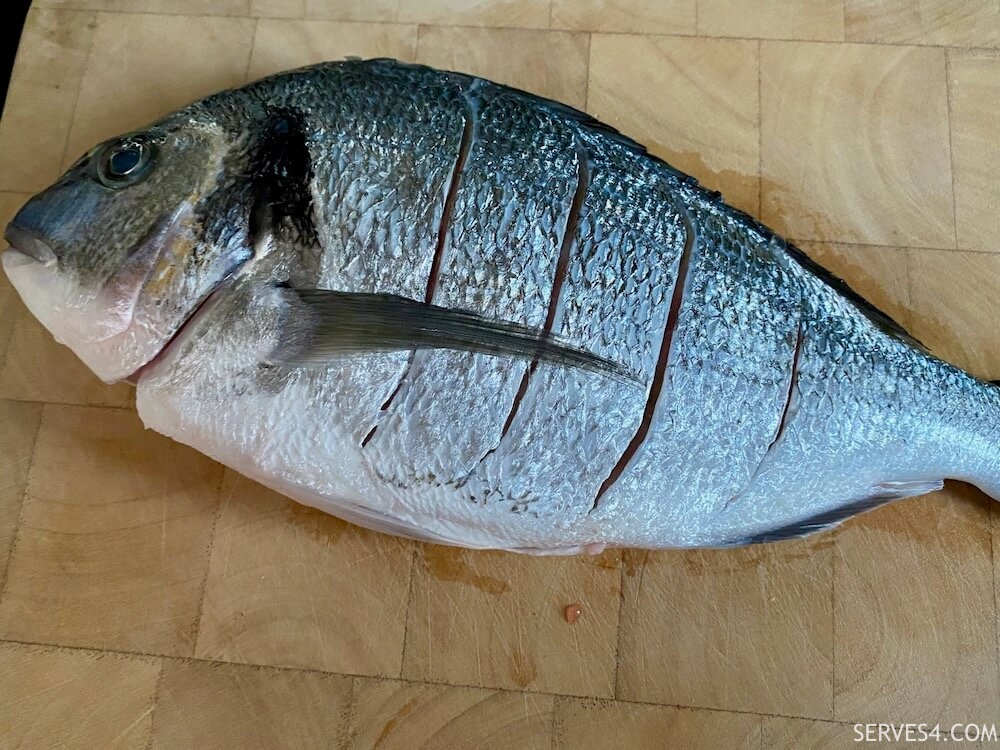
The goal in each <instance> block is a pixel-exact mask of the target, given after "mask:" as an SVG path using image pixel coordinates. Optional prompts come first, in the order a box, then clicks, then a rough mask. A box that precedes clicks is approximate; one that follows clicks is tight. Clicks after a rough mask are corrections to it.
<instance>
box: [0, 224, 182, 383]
mask: <svg viewBox="0 0 1000 750" xmlns="http://www.w3.org/2000/svg"><path fill="white" fill-rule="evenodd" d="M189 213H190V206H186V205H185V206H181V207H180V208H179V209H178V210H177V211H175V212H174V213H173V214H171V215H168V216H166V217H164V219H163V220H162V221H161V222H160V223H159V224H158V226H157V227H156V228H155V229H154V231H153V232H152V233H151V235H150V237H149V238H148V239H147V241H146V242H144V243H143V245H142V246H141V247H140V248H138V249H137V250H136V251H135V252H134V253H133V254H132V256H131V257H130V258H129V260H128V261H127V262H126V263H125V264H124V265H123V266H122V268H120V269H119V270H118V271H117V272H116V273H115V274H114V275H112V277H111V278H110V279H108V280H107V281H106V282H104V283H103V284H99V285H95V286H90V285H88V284H84V283H83V282H81V281H80V279H79V278H78V277H77V274H76V273H74V272H72V271H68V270H65V269H61V268H60V264H59V263H58V256H57V255H56V253H55V252H54V251H53V249H52V247H51V246H50V245H49V244H48V243H47V242H46V241H45V239H44V238H43V237H41V236H40V235H39V234H37V233H36V232H34V231H33V230H31V229H29V228H26V227H24V226H21V225H19V224H18V223H17V220H16V219H15V221H14V222H12V223H11V224H10V225H8V227H7V229H6V231H5V233H4V237H5V238H6V240H7V241H8V242H9V243H10V244H11V248H10V249H9V250H6V251H4V252H3V253H2V254H0V262H2V265H3V268H4V271H5V272H6V274H7V277H8V278H9V279H10V282H11V284H12V285H13V286H14V288H15V289H16V290H17V292H18V294H19V295H20V296H21V299H22V300H23V301H24V303H25V305H26V306H27V308H28V310H29V311H30V312H31V314H32V315H34V316H35V318H37V319H38V320H39V322H41V324H42V325H43V326H45V328H47V329H48V330H49V331H50V332H51V333H52V335H53V336H54V337H55V339H56V341H58V342H59V343H61V344H64V345H66V346H68V347H69V348H70V349H72V350H73V352H74V353H75V354H76V355H77V357H79V358H80V359H81V360H82V361H83V363H84V364H86V365H87V367H89V368H90V369H91V370H92V371H93V372H94V373H95V374H96V375H97V376H98V377H99V378H101V379H102V380H103V381H105V382H107V383H113V382H117V381H119V380H122V379H124V378H126V377H128V376H129V375H130V374H131V373H134V372H135V371H136V370H138V369H139V368H140V367H142V366H143V365H144V364H146V363H147V362H148V361H150V360H151V359H152V358H153V357H155V356H156V355H157V354H158V353H159V352H160V350H161V349H162V348H163V347H164V346H165V344H166V343H167V341H169V339H170V337H171V335H172V330H169V329H170V323H169V322H167V321H157V320H146V319H145V317H146V316H145V315H143V314H142V311H141V310H140V304H141V301H140V295H141V294H142V292H143V289H144V288H145V287H146V285H147V283H148V282H149V280H150V274H151V273H152V271H153V268H154V267H155V265H156V263H157V261H158V260H159V259H160V258H161V257H163V254H164V252H165V251H166V250H168V249H169V248H168V246H169V245H170V242H171V241H172V239H173V237H174V233H175V232H177V231H180V227H181V226H182V225H183V223H184V221H185V220H186V219H187V217H188V215H189ZM137 313H138V314H137ZM182 322H183V321H181V320H178V321H176V323H177V324H178V325H179V324H180V323H182Z"/></svg>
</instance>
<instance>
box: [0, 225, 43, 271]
mask: <svg viewBox="0 0 1000 750" xmlns="http://www.w3.org/2000/svg"><path fill="white" fill-rule="evenodd" d="M3 238H4V239H5V240H7V243H8V244H9V245H10V251H13V252H14V253H18V254H20V255H24V256H26V257H27V258H30V259H31V260H34V261H37V262H38V263H41V264H42V265H44V266H51V265H53V264H54V263H55V262H56V253H55V251H54V250H53V249H52V246H51V245H49V243H48V242H46V241H45V240H44V239H42V238H41V237H40V236H39V235H37V234H36V233H35V232H32V231H31V230H30V229H25V228H23V227H20V226H18V225H17V224H16V223H15V222H11V223H10V224H8V225H7V229H6V230H5V231H4V233H3ZM10 262H12V263H14V262H25V261H24V259H18V258H17V257H16V256H14V257H13V258H11V260H10Z"/></svg>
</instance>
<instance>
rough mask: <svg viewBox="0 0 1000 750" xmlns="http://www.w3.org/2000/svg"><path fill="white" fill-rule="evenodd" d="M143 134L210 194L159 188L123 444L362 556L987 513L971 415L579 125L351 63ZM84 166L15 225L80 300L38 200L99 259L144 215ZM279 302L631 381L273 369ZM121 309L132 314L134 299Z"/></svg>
mask: <svg viewBox="0 0 1000 750" xmlns="http://www.w3.org/2000/svg"><path fill="white" fill-rule="evenodd" d="M152 128H153V131H154V132H155V133H157V134H158V135H157V137H159V138H162V140H163V146H162V149H163V150H164V151H166V152H169V153H170V154H171V158H174V159H178V160H185V159H186V158H187V157H186V156H185V152H184V146H185V144H188V143H194V144H200V145H198V146H197V148H201V149H202V150H203V151H206V153H205V155H203V156H202V157H201V158H202V161H204V162H206V163H208V164H210V165H211V166H212V168H211V169H208V170H206V172H205V173H204V174H200V175H196V179H195V178H192V177H191V176H190V173H191V171H192V169H193V168H192V166H191V164H189V163H185V164H184V165H183V168H182V169H181V168H175V169H172V170H166V171H167V172H168V173H169V174H168V175H167V177H170V176H171V175H179V176H176V178H173V177H171V179H167V177H164V178H162V179H163V181H164V182H163V184H162V185H161V186H160V193H161V194H163V195H166V196H168V198H171V199H172V200H174V201H176V202H178V203H181V204H182V205H187V206H189V211H188V213H190V214H192V215H193V216H194V217H195V218H194V219H193V220H192V223H191V228H190V232H189V234H190V235H191V238H192V248H190V249H188V250H186V251H185V252H183V253H180V257H179V259H178V260H177V261H176V263H175V265H174V266H172V271H173V275H172V276H170V278H171V279H173V278H174V277H175V276H176V277H177V278H182V279H183V278H189V279H193V281H190V282H189V283H188V284H187V286H186V287H185V286H183V285H179V284H178V283H176V282H174V283H173V284H172V285H166V286H165V287H163V288H161V287H158V289H159V294H160V295H162V296H165V297H167V298H168V299H167V300H166V303H167V304H166V305H165V306H166V307H167V308H168V309H170V310H186V311H187V317H185V318H184V320H186V324H185V325H183V327H181V323H180V322H178V317H177V315H176V313H173V314H171V315H169V316H167V318H166V319H165V320H162V321H155V320H154V323H155V324H156V325H150V326H148V328H150V329H151V330H153V329H155V330H156V332H157V335H156V336H155V337H153V340H154V341H155V343H156V344H157V345H159V346H160V347H161V348H164V347H165V348H164V349H163V350H162V351H160V353H159V354H158V355H157V356H156V357H155V359H153V360H152V361H149V362H145V363H144V364H143V363H140V364H143V366H142V368H141V369H140V370H139V374H138V383H137V405H138V409H139V413H140V416H141V417H142V419H143V421H144V422H145V424H146V425H147V426H148V427H151V428H153V429H156V430H158V431H160V432H163V433H165V434H167V435H170V436H172V437H174V438H175V439H177V440H180V441H181V442H185V443H188V444H190V445H192V446H194V447H195V448H197V449H199V450H201V451H203V452H205V453H206V454H208V455H210V456H212V457H214V458H216V459H218V460H220V461H222V462H223V463H226V464H228V465H230V466H232V467H233V468H235V469H237V470H238V471H241V472H243V473H244V474H247V475H248V476H250V477H253V478H255V479H257V480H259V481H261V482H263V483H264V484H267V485H269V486H272V487H275V488H276V489H279V490H280V491H282V492H284V493H285V494H288V495H290V496H292V497H294V498H295V499H297V500H299V501H300V502H304V503H306V504H310V505H314V506H316V507H319V508H321V509H323V510H326V511H327V512H331V513H333V514H336V515H341V516H344V517H346V518H349V519H350V520H352V521H355V522H358V523H361V524H363V525H368V526H371V527H373V528H377V529H382V530H385V531H387V532H389V533H395V534H401V535H406V536H412V537H415V538H425V539H430V540H433V541H437V542H444V543H450V544H456V545H462V546H468V547H477V548H503V549H511V550H516V551H521V552H526V551H533V552H540V553H547V554H557V553H567V552H577V551H582V550H592V549H597V548H600V547H601V546H603V545H607V546H638V547H651V548H656V547H699V546H728V545H732V544H741V543H750V542H756V541H770V540H773V539H777V538H788V537H791V536H795V535H798V534H804V533H810V532H813V531H817V530H820V529H822V528H824V527H828V526H829V525H833V524H835V523H837V522H839V521H841V520H843V518H844V517H846V516H847V515H849V514H853V513H855V512H860V511H862V510H864V509H867V508H870V507H873V506H874V505H876V504H878V503H880V502H884V501H887V500H888V499H895V498H898V497H906V496H910V495H913V494H921V493H924V492H929V491H933V490H934V489H936V488H938V487H939V486H940V480H941V479H943V478H956V479H960V480H963V481H969V482H972V483H973V484H976V485H978V486H979V487H980V488H982V489H983V490H984V491H986V492H987V493H988V494H991V495H992V496H993V497H994V498H998V497H1000V447H998V444H997V443H998V441H997V439H996V435H997V427H998V425H1000V388H997V387H996V386H995V385H991V384H988V383H985V382H983V381H979V380H977V379H975V378H973V377H972V376H970V375H968V374H966V373H964V372H962V371H961V370H959V369H957V368H955V367H953V366H951V365H949V364H947V363H945V362H942V361H940V360H938V359H936V358H934V357H933V356H931V355H930V354H929V353H927V352H926V351H925V350H924V349H923V348H922V347H921V346H919V344H917V342H915V341H913V339H912V338H911V337H909V335H908V334H906V332H905V331H903V330H902V329H901V328H900V327H899V326H898V325H897V324H895V323H894V322H893V321H892V320H891V319H889V318H888V317H887V316H885V315H884V314H883V313H881V312H879V311H877V310H876V309H875V308H873V307H872V306H871V305H869V304H868V303H866V302H864V300H862V299H861V298H860V297H858V296H857V295H855V294H854V293H853V292H852V291H851V290H849V289H848V288H847V287H846V285H844V284H843V282H841V281H839V280H838V279H835V278H834V277H832V276H831V275H830V274H828V273H827V272H825V271H823V270H822V269H820V268H819V267H817V266H816V265H815V264H813V263H812V262H811V261H809V260H808V259H807V258H806V257H805V256H804V255H803V254H801V252H800V251H798V250H797V249H795V248H794V247H792V246H790V245H788V244H787V243H786V242H785V241H783V240H782V239H781V238H779V237H777V236H776V235H775V234H774V233H773V232H771V231H770V230H768V229H767V228H766V227H764V226H762V225H760V224H759V223H757V222H756V221H754V220H753V219H752V218H750V217H749V216H747V215H746V214H744V213H742V212H740V211H738V210H736V209H733V208H732V207H730V206H728V205H726V204H725V203H724V202H723V201H722V198H721V196H720V195H719V194H717V193H712V192H710V191H707V190H705V189H703V188H701V187H700V186H699V185H698V184H697V183H696V181H695V180H693V179H692V178H691V177H689V176H687V175H684V174H682V173H680V172H678V171H677V170H675V169H673V168H672V167H670V166H669V165H667V164H665V163H664V162H662V161H661V160H659V159H656V158H655V157H652V156H650V155H649V154H648V153H646V151H645V149H644V148H642V147H641V146H639V145H638V144H636V143H635V142H633V141H631V140H630V139H628V138H626V137H624V136H622V135H620V134H618V133H617V132H616V131H614V130H613V129H611V128H609V127H607V126H605V125H603V124H601V123H599V122H597V121H595V120H593V119H592V118H589V117H588V116H587V115H585V114H583V113H580V112H577V111H576V110H573V109H571V108H569V107H566V106H564V105H560V104H557V103H555V102H550V101H548V100H544V99H540V98H538V97H535V96H532V95H530V94H525V93H524V92H518V91H515V90H513V89H509V88H506V87H503V86H499V85H497V84H493V83H490V82H488V81H484V80H481V79H477V78H473V77H470V76H465V75H461V74H453V73H443V72H439V71H435V70H432V69H430V68H425V67H421V66H413V65H406V64H402V63H397V62H394V61H388V60H373V61H347V62H343V63H328V64H323V65H319V66H314V67H311V68H305V69H302V70H299V71H293V72H291V73H287V74H281V75H278V76H274V77H271V78H268V79H264V80H262V81H259V82H256V83H253V84H250V85H249V86H246V87H244V88H242V89H235V90H231V91H227V92H222V93H220V94H217V95H215V96H213V97H209V98H208V99H206V100H203V101H202V102H198V103H195V104H193V105H191V107H189V108H186V109H185V110H181V111H180V112H178V113H175V114H173V115H170V116H168V117H167V118H164V120H163V121H161V123H157V124H154V126H152ZM205 133H208V134H209V135H208V136H205V135H204V134H205ZM192 134H194V135H192ZM196 136H198V137H196ZM205 143H209V144H212V145H211V147H209V146H205V145H204V144H205ZM175 144H180V145H178V146H176V147H175ZM188 148H189V149H191V150H195V147H194V146H191V147H188ZM102 153H104V152H103V151H101V150H100V149H97V150H95V151H93V152H91V155H90V156H89V157H88V158H89V159H90V160H91V161H93V160H94V159H99V158H101V154H102ZM90 168H91V167H88V166H87V163H86V162H85V163H84V164H83V165H81V164H79V163H78V165H75V166H74V168H73V169H71V171H70V173H68V175H67V176H66V177H65V178H63V180H62V181H61V182H60V183H59V184H58V185H57V188H54V189H53V191H55V192H53V191H49V192H47V193H43V194H41V195H40V196H38V197H37V198H36V199H34V202H33V204H29V208H28V209H26V211H27V218H25V217H21V216H20V215H19V217H18V218H16V219H15V224H19V223H20V224H19V225H28V224H30V225H31V229H32V231H34V232H36V233H41V234H43V235H45V236H46V237H49V238H51V242H52V245H53V248H54V252H55V254H56V255H57V256H58V257H59V258H60V271H59V272H60V273H63V274H67V273H69V274H70V275H71V278H72V279H76V278H79V279H80V281H79V284H80V285H81V286H83V287H84V292H85V293H86V295H87V297H88V299H99V295H97V294H95V293H94V292H93V289H92V288H90V287H87V284H88V283H89V284H91V287H92V286H93V279H95V278H96V279H98V280H101V281H104V280H107V279H109V278H113V277H114V275H115V272H116V269H117V268H118V267H120V266H121V265H123V264H124V261H125V260H126V259H127V253H125V252H124V251H122V250H120V249H119V250H116V251H115V252H107V253H104V254H102V255H101V256H100V257H99V258H98V261H99V263H98V267H97V268H96V269H95V268H88V269H86V270H87V273H85V274H83V273H81V274H79V275H78V277H77V276H72V271H71V270H65V269H72V268H74V267H76V266H81V265H85V263H86V262H85V261H84V260H82V258H83V257H84V256H85V253H82V252H79V250H84V249H85V248H79V249H76V248H71V247H70V246H69V245H68V244H67V242H66V238H67V237H70V236H71V235H72V232H71V231H70V230H72V228H73V227H72V224H73V222H74V221H83V218H81V217H74V216H73V215H72V212H71V211H70V210H69V209H68V208H67V205H68V201H67V198H66V196H67V195H69V196H72V195H73V194H74V191H76V192H82V193H83V194H84V196H85V197H86V198H87V200H86V201H82V202H81V205H85V206H87V211H89V212H90V214H89V215H88V216H87V217H84V218H87V219H92V218H93V215H94V214H95V213H102V212H111V221H109V222H107V223H108V227H109V228H108V229H106V230H105V231H106V233H110V235H112V236H113V237H114V243H113V244H114V247H115V248H127V247H129V246H137V245H139V244H140V241H141V238H142V237H145V236H146V234H148V232H146V233H143V232H141V231H140V230H141V227H138V228H134V227H132V226H131V223H129V222H126V221H124V220H122V219H119V218H118V217H119V216H121V215H124V214H125V213H126V211H125V208H127V207H128V206H129V205H130V204H131V203H132V202H133V201H135V200H139V199H144V200H148V198H142V196H144V195H147V194H148V193H149V190H148V189H147V188H142V189H140V190H139V191H138V192H136V193H131V194H130V190H131V188H130V190H127V191H123V192H122V193H121V194H120V195H119V196H116V197H117V198H118V200H117V202H112V201H111V199H110V198H108V197H107V196H105V195H103V194H101V195H97V196H96V197H95V196H94V195H93V193H92V189H91V187H90V186H89V184H88V183H86V170H87V169H90ZM157 169H158V168H154V170H153V176H152V177H150V178H149V179H150V180H151V181H156V180H160V179H161V177H160V175H159V174H157ZM182 176H183V179H182ZM192 181H196V182H197V184H198V189H197V190H192V189H191V183H192ZM143 190H145V192H143ZM137 196H138V197H137ZM161 200H166V199H161ZM50 204H51V205H50ZM153 213H154V212H150V211H149V210H146V211H144V212H142V215H143V216H145V215H146V214H150V215H152V214H153ZM161 213H162V211H161ZM61 216H65V217H67V218H64V219H62V220H61V219H60V217H61ZM157 216H159V214H158V215H157ZM38 217H42V218H38ZM132 223H134V222H132ZM87 241H89V240H87ZM178 252H179V251H176V250H175V254H177V253H178ZM9 255H10V254H7V255H5V256H4V261H5V267H8V273H9V274H10V275H11V276H12V281H13V282H14V284H15V286H16V287H17V288H18V289H19V291H21V292H22V294H24V295H26V297H27V298H28V302H29V305H31V306H32V309H33V310H40V311H43V313H44V311H45V310H46V300H45V299H44V294H43V292H42V291H40V289H41V288H42V287H41V285H40V283H35V282H34V276H32V277H31V278H32V284H31V285H29V284H27V283H21V279H22V278H24V277H23V276H22V275H21V274H23V273H25V272H24V271H22V270H18V269H19V268H22V269H23V268H25V267H27V266H24V265H18V264H20V261H18V264H15V263H13V262H10V261H8V256H9ZM63 258H72V259H73V260H72V261H65V262H64V261H62V259H63ZM15 266H16V267H15ZM64 267H65V269H64ZM31 268H34V267H31ZM220 269H225V272H224V273H222V271H221V270H220ZM11 271H13V273H11ZM31 273H35V271H32V272H31ZM39 274H40V272H38V273H35V275H39ZM220 274H222V278H221V279H219V276H220ZM40 278H42V277H41V276H40ZM206 280H207V281H206ZM280 285H285V286H292V287H297V288H302V289H330V290H334V291H337V292H338V293H344V294H361V295H398V296H402V297H405V298H408V299H412V300H416V301H423V302H425V303H427V304H434V305H436V306H440V307H449V308H453V309H458V310H467V311H470V312H473V313H475V314H477V315H479V316H482V317H485V318H494V319H501V320H506V321H510V322H511V323H514V324H517V325H519V326H529V327H533V328H535V329H537V330H539V331H540V332H541V334H544V335H548V334H551V335H553V336H556V337H557V338H558V339H559V340H560V341H562V342H566V343H567V344H568V345H570V346H573V347H577V348H580V349H585V350H586V351H588V352H590V353H591V354H593V355H594V356H596V357H599V358H601V359H604V360H608V361H610V362H612V363H614V364H616V365H617V366H619V367H621V368H622V370H624V371H626V372H629V373H634V374H635V377H636V378H637V380H638V382H637V383H633V384H630V383H623V382H622V380H621V379H620V378H619V379H615V378H611V377H608V376H607V375H606V374H603V373H601V372H595V371H593V370H587V369H581V368H574V367H565V366H561V365H559V364H553V363H550V362H546V361H531V360H527V359H526V358H525V357H524V356H494V355H490V354H485V353H481V352H469V351H458V350H437V349H435V350H420V351H415V352H412V353H411V352H386V351H375V352H371V353H356V352H343V353H334V354H332V355H330V357H329V362H328V364H327V367H326V368H325V369H324V368H320V369H317V368H316V367H314V366H310V367H289V366H283V365H277V366H276V365H274V364H272V363H269V361H268V354H269V353H270V352H273V351H275V350H276V349H277V348H278V347H280V345H281V344H282V342H283V341H284V337H285V335H286V334H287V327H286V325H287V324H286V322H285V321H287V316H288V303H287V299H286V296H285V295H284V294H282V290H281V289H280V288H279V286H280ZM64 286H65V284H64ZM161 286H162V285H161ZM209 295H210V296H209ZM206 300H207V301H206ZM155 301H156V300H154V302H155ZM160 302H161V303H162V300H160ZM144 304H145V306H144ZM138 307H139V308H140V309H141V310H144V311H146V312H145V313H144V314H145V315H146V316H152V315H154V312H150V310H152V311H155V310H156V307H155V305H153V304H152V303H151V302H150V301H149V300H145V299H144V298H143V295H142V293H140V301H139V303H138ZM46 314H47V313H46ZM48 315H49V318H50V319H51V325H50V327H52V328H53V330H54V331H55V332H56V333H57V335H59V325H60V323H59V321H58V320H57V319H56V318H55V317H54V316H53V315H52V314H48ZM40 317H42V318H43V322H46V323H47V324H49V321H47V320H46V318H45V317H44V315H40ZM144 319H145V318H143V320H144ZM144 330H145V329H141V330H140V333H137V334H135V337H141V336H142V335H143V334H142V331H144ZM178 331H179V332H178ZM146 338H147V339H148V338H149V336H147V337H146ZM67 343H68V344H69V345H70V346H73V347H74V349H75V350H77V351H78V353H79V352H80V351H84V350H86V351H89V349H87V347H91V346H92V345H91V344H90V343H86V342H84V343H80V342H75V341H73V340H68V341H67ZM150 348H151V345H150V344H149V343H148V341H146V346H145V347H144V348H142V351H143V352H147V351H148V350H149V349H150ZM130 354H131V350H128V349H127V347H126V349H125V351H124V353H120V352H118V351H115V352H112V353H111V354H107V353H106V352H105V351H104V350H102V351H101V357H105V358H107V359H109V360H110V359H112V358H113V357H114V356H118V357H119V358H120V359H121V360H122V361H124V362H126V363H128V366H132V365H133V364H134V361H135V360H136V359H137V357H138V355H133V356H130ZM81 356H83V355H81ZM84 358H85V359H87V357H84ZM96 358H98V357H97V355H93V356H92V357H91V359H96ZM88 361H89V360H88ZM124 367H125V365H122V366H121V367H118V368H117V370H120V369H123V368H124ZM117 370H116V367H115V365H114V363H112V364H109V365H108V366H107V367H105V368H103V372H105V373H116V372H117ZM119 376H120V375H119Z"/></svg>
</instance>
